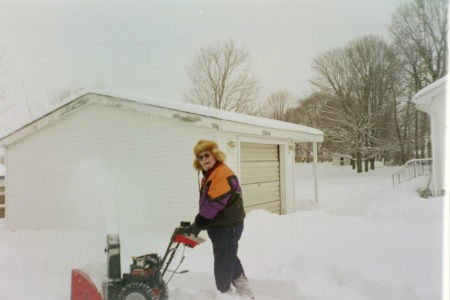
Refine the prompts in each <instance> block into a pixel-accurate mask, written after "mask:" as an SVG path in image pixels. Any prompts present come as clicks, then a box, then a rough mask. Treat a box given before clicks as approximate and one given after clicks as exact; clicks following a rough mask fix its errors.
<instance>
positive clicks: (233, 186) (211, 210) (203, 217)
mask: <svg viewBox="0 0 450 300" xmlns="http://www.w3.org/2000/svg"><path fill="white" fill-rule="evenodd" d="M194 154H195V160H194V168H195V169H196V170H197V171H198V172H200V171H202V172H203V179H202V183H201V187H200V199H199V213H198V214H197V216H196V217H195V222H194V223H193V224H192V225H191V227H190V232H191V233H192V234H194V235H198V234H199V233H200V231H201V230H205V229H206V230H207V232H208V236H209V238H210V239H211V242H212V245H213V252H214V276H215V280H216V286H217V289H218V291H219V292H218V296H219V297H220V295H221V294H231V293H232V289H231V285H233V286H234V287H235V288H236V292H237V293H238V294H239V295H241V296H247V297H248V298H250V299H254V296H253V292H252V290H251V289H250V288H249V284H248V280H247V278H246V277H245V273H244V269H243V267H242V264H241V261H240V260H239V258H238V256H237V252H238V243H239V239H240V238H241V235H242V231H243V230H244V218H245V212H244V206H243V202H242V193H241V186H240V185H239V180H238V178H237V177H236V175H235V174H234V173H233V171H231V169H230V168H229V167H228V166H227V165H226V164H225V163H224V161H225V158H226V155H225V153H223V152H222V151H221V150H220V149H219V146H218V145H217V143H216V142H215V141H209V140H200V141H198V143H197V144H196V145H195V147H194Z"/></svg>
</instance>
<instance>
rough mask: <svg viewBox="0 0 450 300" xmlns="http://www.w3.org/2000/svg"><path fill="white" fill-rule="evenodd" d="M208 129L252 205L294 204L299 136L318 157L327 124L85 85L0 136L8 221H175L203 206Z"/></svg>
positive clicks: (139, 225) (283, 209)
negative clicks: (197, 152)
mask: <svg viewBox="0 0 450 300" xmlns="http://www.w3.org/2000/svg"><path fill="white" fill-rule="evenodd" d="M200 139H211V140H215V141H217V143H218V144H219V146H220V148H221V149H222V150H223V151H224V152H225V153H226V155H227V161H226V162H227V164H228V166H229V167H230V168H231V169H232V170H233V171H234V172H235V173H236V174H237V175H238V177H239V179H240V182H241V185H242V190H243V196H244V206H245V209H246V211H247V212H250V211H252V210H256V209H264V210H267V211H270V212H272V213H275V214H287V213H291V212H294V211H295V210H296V209H297V207H298V206H297V205H296V195H295V192H296V191H295V185H296V183H295V180H294V171H295V143H298V142H309V143H312V144H313V149H314V151H315V152H314V156H315V157H316V160H315V161H317V143H321V142H322V141H323V133H322V132H321V131H320V130H318V129H315V128H311V127H306V126H302V125H298V124H292V123H286V122H281V121H276V120H271V119H266V118H261V117H256V116H249V115H243V114H238V113H233V112H227V111H221V110H217V109H213V108H210V107H203V106H198V105H193V104H189V103H177V102H169V101H162V100H159V99H152V98H147V97H142V96H136V95H128V94H121V93H117V92H107V91H89V92H80V94H79V95H74V96H73V97H72V98H70V99H67V100H66V101H64V102H62V103H60V104H59V105H58V106H56V107H54V108H53V109H51V110H50V111H47V112H45V113H43V115H41V116H39V117H37V118H36V119H34V120H32V121H30V122H29V123H27V124H25V125H24V126H22V127H21V128H19V129H17V130H15V131H13V132H11V133H10V134H8V135H7V136H4V137H3V138H0V146H3V148H4V149H5V150H6V152H5V166H6V170H5V177H6V179H7V180H6V181H5V183H6V186H5V198H6V199H5V204H4V205H3V204H2V203H0V205H3V206H0V207H3V208H4V209H5V211H6V222H7V226H8V228H10V229H13V230H15V229H26V228H36V229H50V228H52V229H53V228H103V227H105V226H106V227H108V228H107V229H106V230H111V229H110V228H115V227H116V228H119V229H123V230H126V229H129V230H137V231H139V230H146V229H147V228H158V230H161V231H164V230H172V228H173V226H174V224H177V223H178V222H179V220H189V219H191V218H192V216H195V214H196V211H197V208H198V181H199V180H201V174H198V173H197V171H196V170H194V168H193V167H192V160H193V153H192V147H193V145H195V143H196V142H197V141H198V140H200ZM315 175H316V174H311V176H314V177H315ZM316 197H317V193H316ZM36 212H38V213H36ZM129 215H134V216H135V218H133V220H130V219H127V218H126V216H129Z"/></svg>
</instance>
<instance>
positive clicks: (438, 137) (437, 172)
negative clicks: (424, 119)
mask: <svg viewBox="0 0 450 300" xmlns="http://www.w3.org/2000/svg"><path fill="white" fill-rule="evenodd" d="M447 84H448V82H447V76H445V77H443V78H441V79H439V80H437V81H435V82H433V83H432V84H430V85H428V86H427V87H425V88H424V89H422V90H420V91H419V92H418V93H417V94H415V95H414V97H413V102H414V103H415V104H416V107H417V109H419V110H422V111H424V112H426V113H427V114H428V115H429V116H430V120H431V145H432V158H433V164H432V170H433V171H432V172H433V178H432V183H433V187H432V194H433V196H448V195H449V178H447V179H446V174H445V172H446V170H449V168H450V160H449V159H448V154H449V150H450V149H449V145H448V143H449V141H450V139H449V138H450V137H449V130H448V125H449V123H448V118H449V116H450V112H449V105H448V95H447V93H446V92H447Z"/></svg>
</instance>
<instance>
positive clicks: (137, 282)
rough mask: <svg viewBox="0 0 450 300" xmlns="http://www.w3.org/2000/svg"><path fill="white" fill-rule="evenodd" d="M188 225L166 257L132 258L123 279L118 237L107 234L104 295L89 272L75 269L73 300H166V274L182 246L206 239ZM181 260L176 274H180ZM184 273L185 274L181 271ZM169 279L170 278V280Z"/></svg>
mask: <svg viewBox="0 0 450 300" xmlns="http://www.w3.org/2000/svg"><path fill="white" fill-rule="evenodd" d="M189 226H190V223H189V222H181V223H180V227H177V228H176V229H175V230H174V232H173V234H172V236H171V238H170V242H169V245H168V247H167V250H166V253H165V254H164V256H163V258H161V257H160V256H158V255H157V254H155V253H150V254H144V255H141V256H137V257H132V264H131V265H130V272H129V273H124V274H123V276H121V271H120V242H119V235H118V234H108V236H107V239H106V241H107V247H106V249H105V252H106V254H107V277H108V279H107V281H106V282H102V283H101V284H100V285H101V288H100V289H101V292H100V291H99V288H97V285H96V284H95V283H94V281H93V280H92V278H90V275H89V273H88V272H84V271H83V270H80V269H75V270H72V288H71V300H166V299H167V298H168V290H167V283H168V281H167V282H165V281H164V279H163V278H164V275H165V274H166V271H168V267H169V266H170V264H171V262H172V260H173V258H174V256H175V253H176V251H177V249H178V247H179V246H180V244H182V245H184V246H187V247H190V248H193V247H195V246H197V245H198V244H200V243H202V242H203V241H204V239H202V238H200V237H195V236H192V235H190V234H189V233H188V227H189ZM183 259H184V257H182V258H181V260H180V262H179V264H178V266H177V268H176V269H175V271H171V272H172V273H173V274H175V273H177V272H176V270H177V269H178V267H179V265H180V264H181V263H182V262H183ZM178 273H184V272H178ZM169 280H170V278H169Z"/></svg>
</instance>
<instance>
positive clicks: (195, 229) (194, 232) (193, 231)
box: [187, 223, 202, 236]
mask: <svg viewBox="0 0 450 300" xmlns="http://www.w3.org/2000/svg"><path fill="white" fill-rule="evenodd" d="M200 231H202V229H201V228H200V227H198V226H197V224H195V223H193V224H192V225H191V226H189V227H188V229H187V232H188V233H189V234H192V235H195V236H197V235H198V234H199V233H200Z"/></svg>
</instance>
